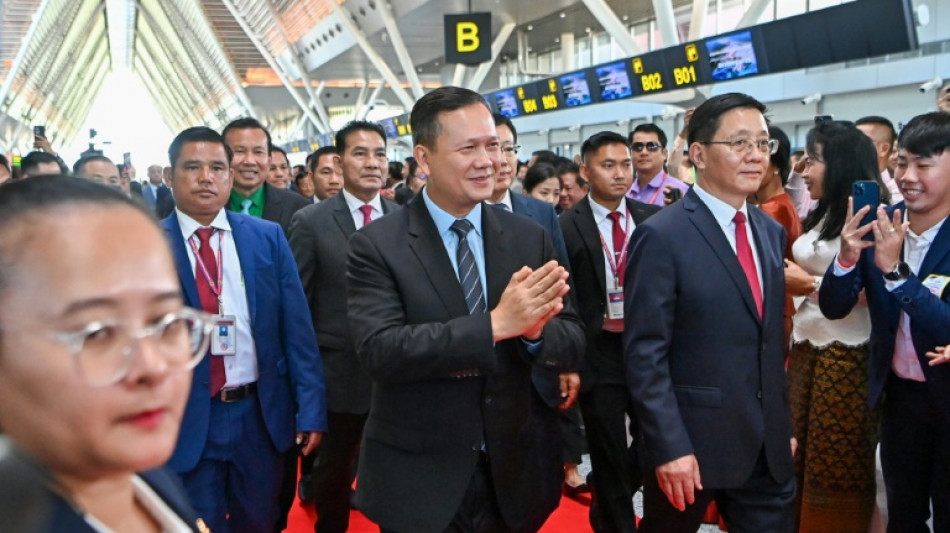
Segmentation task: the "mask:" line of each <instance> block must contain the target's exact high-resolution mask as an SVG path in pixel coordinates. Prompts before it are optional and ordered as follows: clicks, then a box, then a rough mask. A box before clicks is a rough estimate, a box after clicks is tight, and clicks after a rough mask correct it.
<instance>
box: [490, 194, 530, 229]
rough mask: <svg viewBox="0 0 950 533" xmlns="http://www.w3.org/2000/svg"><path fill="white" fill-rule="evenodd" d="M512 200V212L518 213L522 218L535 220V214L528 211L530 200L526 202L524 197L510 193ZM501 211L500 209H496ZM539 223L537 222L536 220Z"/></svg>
mask: <svg viewBox="0 0 950 533" xmlns="http://www.w3.org/2000/svg"><path fill="white" fill-rule="evenodd" d="M509 197H510V198H511V212H512V213H516V214H519V215H522V216H526V217H528V218H530V219H531V220H534V213H533V212H532V211H531V210H530V209H528V200H526V199H525V198H524V197H523V195H518V194H512V193H509ZM496 209H500V208H496ZM534 221H535V222H537V220H534Z"/></svg>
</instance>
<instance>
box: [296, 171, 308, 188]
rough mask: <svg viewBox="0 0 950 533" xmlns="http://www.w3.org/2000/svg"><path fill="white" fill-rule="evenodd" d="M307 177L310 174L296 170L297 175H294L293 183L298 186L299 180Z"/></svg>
mask: <svg viewBox="0 0 950 533" xmlns="http://www.w3.org/2000/svg"><path fill="white" fill-rule="evenodd" d="M309 177H310V176H308V175H307V173H306V172H298V173H297V175H296V176H294V185H296V186H297V187H300V180H302V179H304V178H309Z"/></svg>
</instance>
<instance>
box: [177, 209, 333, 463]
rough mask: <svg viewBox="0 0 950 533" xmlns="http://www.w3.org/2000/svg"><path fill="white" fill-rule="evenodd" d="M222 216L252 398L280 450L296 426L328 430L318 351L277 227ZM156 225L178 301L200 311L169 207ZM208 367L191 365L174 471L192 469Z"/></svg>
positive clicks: (207, 406) (205, 413)
mask: <svg viewBox="0 0 950 533" xmlns="http://www.w3.org/2000/svg"><path fill="white" fill-rule="evenodd" d="M227 217H228V222H230V224H231V231H232V234H233V236H234V244H235V247H236V248H237V253H238V258H239V260H240V262H241V272H242V274H243V276H244V286H245V291H246V293H247V304H248V310H249V312H250V320H251V329H252V330H253V335H254V347H255V349H256V351H257V370H258V382H257V398H258V401H260V403H261V411H262V412H263V413H264V422H265V424H266V425H267V431H268V433H269V434H270V438H271V441H272V442H273V444H274V446H275V447H276V448H277V450H279V451H282V452H283V451H286V450H287V449H289V448H290V446H291V445H292V444H293V442H294V434H295V430H296V431H326V430H327V419H326V391H325V389H324V383H323V365H322V363H321V361H320V350H319V348H317V339H316V335H314V332H313V324H312V322H311V320H310V309H309V307H308V306H307V299H306V297H305V296H304V292H303V287H302V286H301V284H300V277H299V275H298V274H297V265H296V263H295V262H294V256H293V254H292V253H291V252H290V246H289V245H288V244H287V239H286V238H285V237H284V232H283V231H282V230H281V228H280V226H278V225H277V224H274V223H272V222H267V221H263V220H259V219H256V218H254V217H250V216H247V215H241V214H238V213H232V212H228V213H227ZM162 226H164V228H165V230H166V232H167V234H168V235H167V236H168V239H169V242H170V243H171V247H172V253H173V256H174V259H175V266H176V268H177V270H178V277H179V279H180V280H181V289H182V293H183V294H184V298H185V305H188V306H189V307H194V308H196V309H201V302H200V300H199V299H198V286H197V285H196V284H195V274H194V271H193V270H192V268H191V263H190V262H189V260H188V252H187V250H186V249H185V241H184V239H183V238H182V235H181V226H180V225H179V224H178V217H177V215H176V213H175V212H173V213H172V214H171V215H169V216H168V217H167V218H165V219H164V220H162ZM225 268H227V265H225ZM210 369H211V363H210V362H209V358H208V357H205V358H204V359H203V360H202V361H201V363H199V364H198V366H197V367H195V371H194V378H193V379H192V382H191V394H190V395H189V397H188V404H187V405H186V407H185V416H184V419H183V420H182V425H181V432H180V433H179V434H178V444H177V446H176V447H175V453H174V454H173V455H172V458H171V459H170V460H169V462H168V466H169V467H170V468H171V469H172V470H174V471H176V472H179V473H183V472H187V471H189V470H191V469H192V468H194V466H195V465H196V464H197V463H198V460H199V459H200V457H201V453H202V451H203V450H204V446H205V442H206V440H207V435H208V419H209V417H210V414H211V396H210V394H209V392H208V387H209V384H208V383H209V380H210V372H211V370H210Z"/></svg>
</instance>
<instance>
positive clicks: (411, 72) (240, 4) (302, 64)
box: [0, 0, 771, 148]
mask: <svg viewBox="0 0 950 533" xmlns="http://www.w3.org/2000/svg"><path fill="white" fill-rule="evenodd" d="M715 1H717V0H543V1H538V0H389V1H387V0H0V143H2V145H3V147H4V148H7V147H9V146H11V145H13V144H15V143H16V142H17V140H23V138H25V137H26V136H28V135H29V134H30V125H31V124H36V123H40V124H48V125H49V128H48V131H50V132H51V133H50V136H51V140H52V141H53V142H54V144H55V143H56V142H60V143H66V142H70V141H72V140H73V139H74V138H75V137H76V136H77V135H80V134H81V133H83V132H80V128H82V125H83V124H84V122H85V120H86V117H87V115H88V113H89V111H90V109H91V107H92V104H93V102H94V101H95V99H96V97H97V96H98V95H99V93H100V89H101V87H102V85H103V81H104V80H105V78H106V76H107V75H108V73H109V72H112V71H115V70H118V69H126V70H128V71H131V72H132V73H134V74H135V75H136V76H138V77H139V78H140V79H141V81H142V83H143V84H144V86H145V87H146V89H147V90H148V92H149V93H150V95H151V97H152V98H153V99H154V102H155V104H156V107H157V109H158V110H159V112H160V113H161V115H162V117H163V119H164V121H165V122H166V124H167V125H168V126H169V127H170V128H171V129H172V130H173V131H177V130H179V129H183V128H185V127H188V126H192V125H195V124H206V125H208V126H211V127H215V128H220V127H222V126H223V125H224V124H226V123H227V122H229V121H230V120H232V119H234V118H237V117H240V116H245V115H250V116H256V117H258V118H259V119H261V120H262V121H264V122H265V123H266V124H268V125H269V126H271V127H272V128H274V127H279V128H280V127H282V128H283V129H281V130H280V131H282V132H283V133H284V137H288V136H290V135H293V134H295V133H297V132H300V131H303V129H302V128H304V127H305V126H306V128H307V129H309V130H310V131H316V132H319V133H324V132H327V131H329V130H330V117H331V115H332V114H333V113H334V110H335V109H340V108H343V109H345V110H346V111H345V112H346V113H349V114H350V115H351V116H365V113H366V112H367V110H368V109H369V108H370V107H371V106H373V105H374V104H375V103H384V104H386V105H391V106H393V107H397V108H401V109H409V108H410V107H411V105H412V102H413V101H414V100H415V99H417V98H418V97H419V96H421V95H422V94H423V93H424V91H425V90H427V89H430V88H432V87H436V86H439V85H442V84H444V83H452V82H454V83H457V84H461V85H466V86H468V87H471V88H473V89H475V90H479V89H480V88H482V89H484V88H492V86H490V85H489V84H486V83H485V77H486V74H487V73H488V70H489V68H490V67H491V65H492V63H493V62H494V61H495V60H496V59H497V58H498V57H500V56H507V57H515V56H516V54H518V52H519V50H518V41H519V39H518V37H517V34H521V35H522V38H523V39H524V40H523V41H522V45H524V44H525V42H526V43H527V46H534V47H535V50H542V49H545V47H547V48H548V49H550V48H551V47H552V46H554V44H553V43H554V37H556V36H558V35H562V34H565V33H574V34H575V35H583V34H584V33H585V31H586V32H589V31H590V28H592V27H593V28H594V29H595V31H606V32H608V33H609V34H610V35H611V36H612V37H614V39H615V40H616V41H617V42H618V43H619V45H620V46H621V47H623V48H624V50H625V51H629V53H630V54H634V53H639V52H640V51H639V50H637V49H636V43H635V42H634V41H633V39H632V38H631V36H630V32H629V30H628V28H627V25H628V24H629V23H628V22H627V21H633V20H644V19H650V18H653V19H654V20H655V21H656V24H657V27H658V29H659V31H660V33H661V34H662V36H663V40H664V42H667V41H669V42H668V43H667V44H676V43H678V42H679V41H680V40H685V39H686V38H687V37H688V38H695V37H699V36H698V35H688V36H687V35H681V33H682V32H683V30H682V27H677V26H676V24H675V21H674V17H673V12H674V9H681V10H682V9H683V6H684V5H688V4H692V13H693V19H692V20H693V22H695V21H696V20H697V19H696V17H701V16H704V14H705V13H706V12H708V10H709V6H710V3H711V2H715ZM744 1H745V5H747V6H748V8H747V9H748V12H747V15H748V18H749V20H755V19H756V18H757V17H758V16H759V15H761V13H762V11H763V10H764V9H765V8H766V7H767V6H768V5H769V4H771V0H744ZM467 12H490V13H491V14H492V33H493V35H492V61H491V62H488V63H485V64H483V65H481V66H470V67H465V68H462V67H456V66H451V67H450V66H447V65H445V61H444V57H443V56H444V44H443V15H445V14H453V13H467ZM743 18H744V19H745V18H746V17H743ZM700 20H701V19H700ZM691 26H694V27H702V24H698V25H695V24H693V25H691ZM527 30H533V31H527ZM483 84H485V85H486V86H485V87H482V85H483ZM133 118H134V117H133ZM278 125H280V126H278Z"/></svg>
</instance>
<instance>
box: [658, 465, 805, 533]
mask: <svg viewBox="0 0 950 533" xmlns="http://www.w3.org/2000/svg"><path fill="white" fill-rule="evenodd" d="M702 472H703V465H702V464H700V465H699V474H700V476H702ZM695 497H696V501H695V502H694V503H693V504H692V505H687V506H686V510H684V511H679V510H677V509H676V508H675V507H673V506H672V505H671V504H670V501H669V500H668V499H667V498H666V495H665V494H663V491H662V490H660V486H659V485H658V482H657V479H656V475H655V474H653V473H651V474H650V475H647V476H644V480H643V520H642V521H641V522H640V532H641V533H695V532H696V530H697V529H699V526H700V524H701V523H702V519H703V514H704V513H705V512H706V508H707V507H709V502H711V501H713V500H715V501H716V506H717V507H718V508H719V514H721V515H722V518H723V520H725V522H726V526H728V528H729V533H763V532H768V533H793V532H794V531H795V477H794V476H789V478H788V480H787V481H784V482H781V483H779V482H776V481H775V480H774V479H773V478H772V475H771V474H769V470H768V464H767V462H766V459H765V450H764V449H763V451H762V453H760V454H759V459H758V461H756V464H755V468H754V469H753V471H752V475H751V476H750V477H749V480H748V481H746V482H745V484H743V485H742V486H741V487H738V488H734V489H708V490H701V491H696V493H695Z"/></svg>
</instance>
